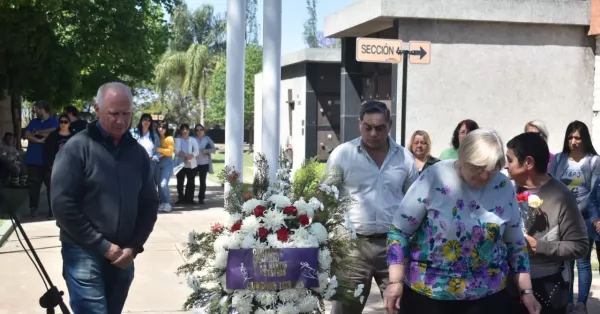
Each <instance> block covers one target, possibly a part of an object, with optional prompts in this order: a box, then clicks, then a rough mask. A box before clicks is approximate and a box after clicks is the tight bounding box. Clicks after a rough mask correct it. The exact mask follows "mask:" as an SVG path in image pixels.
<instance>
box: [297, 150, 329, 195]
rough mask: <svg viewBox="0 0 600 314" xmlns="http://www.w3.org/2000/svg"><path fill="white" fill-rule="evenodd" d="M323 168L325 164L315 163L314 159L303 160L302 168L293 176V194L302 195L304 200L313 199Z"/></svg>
mask: <svg viewBox="0 0 600 314" xmlns="http://www.w3.org/2000/svg"><path fill="white" fill-rule="evenodd" d="M325 166H326V164H325V163H321V162H319V161H317V159H316V158H310V159H307V160H305V161H304V162H303V163H302V167H301V168H300V169H298V170H296V173H295V174H294V180H293V183H292V186H293V190H294V194H296V195H302V196H304V198H305V199H306V200H308V199H310V198H311V197H315V196H316V195H317V189H318V187H319V183H320V181H321V176H322V175H323V172H324V171H325Z"/></svg>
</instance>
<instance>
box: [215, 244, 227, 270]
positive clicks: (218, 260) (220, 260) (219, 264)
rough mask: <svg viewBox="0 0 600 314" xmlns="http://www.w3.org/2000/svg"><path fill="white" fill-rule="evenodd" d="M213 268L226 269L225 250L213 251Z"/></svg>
mask: <svg viewBox="0 0 600 314" xmlns="http://www.w3.org/2000/svg"><path fill="white" fill-rule="evenodd" d="M214 267H215V268H218V269H225V268H227V250H225V249H219V250H217V251H215V260H214Z"/></svg>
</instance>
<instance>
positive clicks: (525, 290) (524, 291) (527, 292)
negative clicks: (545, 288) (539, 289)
mask: <svg viewBox="0 0 600 314" xmlns="http://www.w3.org/2000/svg"><path fill="white" fill-rule="evenodd" d="M526 294H533V290H531V289H524V290H521V296H524V295H526Z"/></svg>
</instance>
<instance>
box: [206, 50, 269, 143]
mask: <svg viewBox="0 0 600 314" xmlns="http://www.w3.org/2000/svg"><path fill="white" fill-rule="evenodd" d="M262 61H263V51H262V47H260V46H253V45H249V46H246V60H245V78H244V128H246V129H249V130H252V129H253V128H254V105H255V104H254V76H255V75H256V74H257V73H259V72H260V71H262ZM226 69H227V60H226V59H223V60H222V61H221V62H219V63H218V64H217V67H216V69H215V72H214V74H213V77H212V80H211V84H210V95H211V97H210V107H208V108H207V110H206V120H208V121H210V123H213V124H216V125H221V126H223V125H225V100H226V95H225V85H226V82H227V76H226ZM251 138H252V137H251Z"/></svg>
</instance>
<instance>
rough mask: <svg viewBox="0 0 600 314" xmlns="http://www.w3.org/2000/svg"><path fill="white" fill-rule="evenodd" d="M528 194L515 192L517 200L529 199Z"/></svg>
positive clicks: (525, 200) (524, 200)
mask: <svg viewBox="0 0 600 314" xmlns="http://www.w3.org/2000/svg"><path fill="white" fill-rule="evenodd" d="M529 195H531V193H529V192H523V193H519V194H517V202H527V201H528V200H529Z"/></svg>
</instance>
